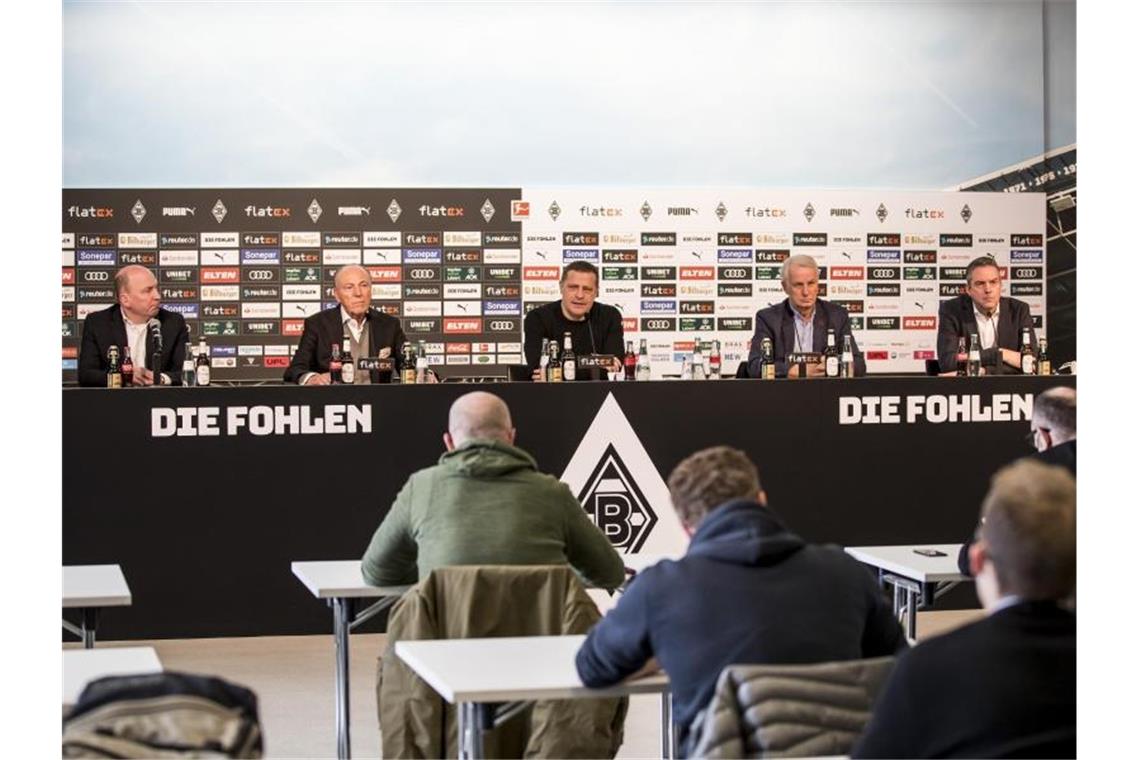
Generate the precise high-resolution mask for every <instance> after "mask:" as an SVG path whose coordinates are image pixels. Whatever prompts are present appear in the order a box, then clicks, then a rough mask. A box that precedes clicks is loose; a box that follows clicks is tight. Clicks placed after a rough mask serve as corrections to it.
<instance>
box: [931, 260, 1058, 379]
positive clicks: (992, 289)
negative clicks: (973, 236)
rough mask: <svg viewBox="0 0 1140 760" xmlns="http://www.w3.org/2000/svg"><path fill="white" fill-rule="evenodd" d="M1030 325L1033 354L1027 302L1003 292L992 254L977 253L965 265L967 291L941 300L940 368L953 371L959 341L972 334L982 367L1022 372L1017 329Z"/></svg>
mask: <svg viewBox="0 0 1140 760" xmlns="http://www.w3.org/2000/svg"><path fill="white" fill-rule="evenodd" d="M1024 328H1029V341H1030V345H1032V346H1033V354H1034V356H1036V354H1037V334H1036V333H1035V332H1034V330H1033V317H1032V316H1031V315H1030V314H1029V304H1027V303H1025V302H1024V301H1019V300H1017V299H1016V298H1007V297H1004V296H1002V294H1001V269H1000V268H998V265H997V262H996V261H994V260H993V258H992V257H990V256H981V257H979V258H976V259H974V260H973V261H971V262H970V264H969V266H967V267H966V292H965V293H964V294H963V295H960V296H956V297H954V298H951V299H949V300H948V301H943V302H942V304H941V305H940V306H939V307H938V369H939V371H941V372H953V371H954V370H955V369H957V367H958V360H959V358H961V359H962V360H965V359H966V357H965V356H961V357H959V354H958V339H959V338H965V339H966V350H967V351H969V350H970V336H971V335H977V336H978V338H979V342H980V348H981V356H982V367H983V368H984V369H985V371H986V373H987V374H995V375H1008V374H1021V331H1022V330H1023V329H1024Z"/></svg>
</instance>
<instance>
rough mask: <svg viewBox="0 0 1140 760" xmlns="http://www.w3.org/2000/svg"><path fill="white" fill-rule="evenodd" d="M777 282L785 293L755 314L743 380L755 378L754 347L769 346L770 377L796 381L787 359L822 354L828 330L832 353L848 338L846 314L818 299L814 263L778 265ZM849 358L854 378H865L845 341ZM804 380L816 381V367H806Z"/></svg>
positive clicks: (791, 260) (792, 260)
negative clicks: (773, 372) (765, 341)
mask: <svg viewBox="0 0 1140 760" xmlns="http://www.w3.org/2000/svg"><path fill="white" fill-rule="evenodd" d="M780 281H781V284H782V285H783V287H784V292H785V293H787V294H788V297H787V298H785V299H784V300H783V301H782V302H780V303H778V304H776V305H775V306H769V307H768V308H766V309H761V310H760V311H758V312H756V332H755V334H754V335H753V336H752V350H751V351H750V352H749V354H748V376H749V377H760V364H761V358H762V357H761V354H760V342H761V341H762V340H763V339H764V338H769V339H770V340H771V341H772V355H773V358H774V359H775V360H776V377H798V376H799V367H798V366H796V365H794V364H793V365H792V366H791V367H789V366H788V354H791V353H808V352H810V353H823V350H824V348H826V346H827V331H828V329H833V330H835V350H836V351H842V350H843V336H844V335H851V321H850V319H849V318H848V316H847V309H844V308H843V307H842V306H839V305H837V304H833V303H828V302H827V301H824V300H822V299H821V298H820V297H819V264H817V263H816V260H815V259H813V258H812V257H811V256H805V255H803V254H797V255H795V256H789V257H788V258H787V259H785V260H784V265H783V267H782V268H781V270H780ZM851 348H852V350H853V351H854V354H855V374H856V375H865V374H867V363H866V361H864V359H863V352H862V351H860V350H859V345H858V344H857V343H856V342H855V336H853V335H852V336H851ZM807 374H808V377H822V376H823V374H824V366H823V364H822V363H819V364H809V365H807Z"/></svg>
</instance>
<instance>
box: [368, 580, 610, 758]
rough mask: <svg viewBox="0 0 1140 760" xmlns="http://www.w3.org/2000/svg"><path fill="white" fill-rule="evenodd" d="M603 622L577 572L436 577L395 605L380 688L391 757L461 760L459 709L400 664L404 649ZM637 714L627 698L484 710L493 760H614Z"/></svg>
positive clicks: (568, 630) (384, 738)
mask: <svg viewBox="0 0 1140 760" xmlns="http://www.w3.org/2000/svg"><path fill="white" fill-rule="evenodd" d="M600 618H601V616H600V614H599V613H598V610H597V607H596V606H595V604H594V602H593V600H592V599H590V597H589V596H588V595H587V594H586V591H585V589H584V588H583V587H582V584H581V582H580V581H579V580H578V577H577V576H576V575H575V574H574V571H573V570H571V569H570V567H569V566H568V565H457V566H452V567H444V568H440V569H437V570H433V571H432V572H431V573H429V574H428V576H427V577H426V578H424V579H423V580H421V581H420V582H419V583H418V584H416V585H415V586H413V587H412V588H411V589H409V590H408V591H407V592H406V593H405V594H404V596H403V597H401V598H400V600H399V601H398V602H396V604H395V605H393V607H392V612H391V615H390V616H389V618H388V642H387V646H386V648H385V650H384V653H383V655H382V657H381V659H380V664H379V670H378V673H377V686H376V696H377V707H378V710H379V714H380V740H381V746H382V748H383V755H384V757H420V758H422V757H456V755H457V753H458V744H457V728H456V723H457V721H456V715H455V709H454V707H453V706H452V705H449V704H447V703H446V702H445V701H444V700H443V699H442V698H441V697H440V696H439V695H438V694H436V693H435V691H434V690H433V689H432V688H431V687H430V686H428V685H427V683H425V682H424V681H423V680H422V679H420V678H419V676H417V675H416V674H415V673H414V672H412V670H411V668H409V667H408V666H407V665H405V664H404V663H403V662H402V661H401V660H400V659H399V658H398V657H397V656H396V653H395V646H396V642H397V641H401V640H410V639H411V640H417V639H466V638H493V637H501V636H561V635H570V634H581V633H586V632H587V631H589V629H590V628H591V627H593V625H594V624H595V623H597V621H598V620H599V619H600ZM628 707H629V701H628V700H627V699H624V698H622V699H580V700H561V701H538V702H533V703H529V704H527V705H525V706H520V705H515V706H513V707H512V709H510V710H498V711H496V710H486V709H485V710H481V713H482V715H481V719H483V721H484V722H483V726H484V728H485V729H488V730H487V733H486V741H485V744H484V746H485V753H486V754H485V756H486V757H567V758H568V757H595V758H596V757H613V756H614V755H615V754H616V753H617V750H618V748H619V747H620V746H621V743H622V738H623V729H624V724H625V714H626V712H627V711H628ZM496 712H498V713H499V719H496V716H495V713H496ZM508 716H509V717H508Z"/></svg>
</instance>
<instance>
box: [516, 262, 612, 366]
mask: <svg viewBox="0 0 1140 760" xmlns="http://www.w3.org/2000/svg"><path fill="white" fill-rule="evenodd" d="M558 288H559V290H560V291H561V293H562V297H561V298H560V299H558V300H557V301H551V302H550V303H548V304H543V305H542V306H539V307H538V308H536V309H531V311H530V313H529V314H527V315H526V318H525V319H523V353H524V354H525V356H526V363H527V367H529V368H530V372H531V379H532V380H542V379H543V378H542V376H541V375H542V372H541V371H540V370H539V363H540V360H541V359H542V357H541V355H540V354H541V353H542V339H543V338H548V339H550V340H552V341H554V342H555V343H557V344H558V351H559V354H561V352H562V347H563V346H562V344H563V338H564V337H565V335H566V333H570V345H571V346H573V348H574V355H575V356H586V355H587V354H609V355H611V356H613V357H614V358H615V359H616V360H617V361H616V362H615V366H614V369H615V370H617V369H620V368H621V361H620V360H621V358H622V357H623V356H625V342H624V341H625V334H624V333H623V332H622V324H621V312H620V311H618V310H617V308H616V307H614V306H609V305H607V304H604V303H598V302H597V301H595V300H594V299H595V298H597V296H598V268H597V267H596V266H594V265H593V264H591V263H590V262H588V261H573V262H571V263H570V264H568V265H567V266H566V268H565V269H563V270H562V279H561V281H559V283H558ZM586 374H590V376H591V377H593V376H594V374H593V373H583V379H585V375H586Z"/></svg>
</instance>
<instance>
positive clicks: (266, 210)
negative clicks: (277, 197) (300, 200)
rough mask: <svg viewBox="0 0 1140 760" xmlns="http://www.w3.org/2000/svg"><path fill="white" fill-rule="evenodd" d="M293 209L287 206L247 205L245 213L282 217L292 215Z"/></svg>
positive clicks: (253, 215) (255, 216)
mask: <svg viewBox="0 0 1140 760" xmlns="http://www.w3.org/2000/svg"><path fill="white" fill-rule="evenodd" d="M292 213H293V209H291V208H288V207H285V206H246V207H245V215H246V216H247V217H254V218H268V217H272V218H277V219H282V218H285V217H289V216H292Z"/></svg>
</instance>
